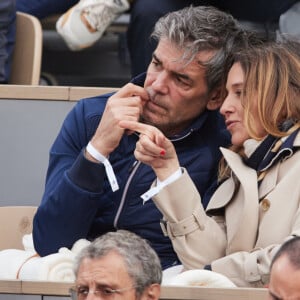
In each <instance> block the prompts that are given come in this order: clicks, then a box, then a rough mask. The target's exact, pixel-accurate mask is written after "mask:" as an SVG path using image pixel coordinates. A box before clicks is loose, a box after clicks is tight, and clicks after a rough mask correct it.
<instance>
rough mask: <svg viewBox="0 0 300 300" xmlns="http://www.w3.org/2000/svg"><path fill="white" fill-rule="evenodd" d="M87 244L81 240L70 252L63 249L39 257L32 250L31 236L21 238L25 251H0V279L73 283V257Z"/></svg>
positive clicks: (87, 242)
mask: <svg viewBox="0 0 300 300" xmlns="http://www.w3.org/2000/svg"><path fill="white" fill-rule="evenodd" d="M89 243H90V242H89V241H87V240H84V239H81V240H78V241H77V242H76V243H74V245H73V247H72V249H71V250H69V249H67V248H65V247H63V248H60V249H59V251H58V252H57V253H54V254H50V255H47V256H44V257H40V256H38V255H37V254H36V252H35V250H34V247H33V242H32V236H31V235H26V236H24V237H23V245H24V249H25V250H17V249H6V250H2V251H0V279H21V280H38V281H74V279H75V276H74V272H73V266H74V261H75V257H76V255H77V254H78V253H79V252H80V251H81V250H82V249H83V248H84V247H86V246H87V245H88V244H89Z"/></svg>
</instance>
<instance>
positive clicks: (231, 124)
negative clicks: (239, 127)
mask: <svg viewBox="0 0 300 300" xmlns="http://www.w3.org/2000/svg"><path fill="white" fill-rule="evenodd" d="M237 123H238V121H226V127H227V129H228V130H230V129H231V128H232V127H233V126H235V125H236V124H237Z"/></svg>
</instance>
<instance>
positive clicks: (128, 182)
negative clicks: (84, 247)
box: [114, 160, 141, 229]
mask: <svg viewBox="0 0 300 300" xmlns="http://www.w3.org/2000/svg"><path fill="white" fill-rule="evenodd" d="M140 164H141V162H140V161H137V160H136V161H135V162H134V163H133V165H132V168H131V174H130V176H129V177H128V180H127V182H126V185H125V188H124V192H123V194H122V198H121V202H120V205H119V208H118V211H117V213H116V216H115V219H114V227H115V229H118V226H117V225H118V221H119V218H120V214H121V211H122V209H123V206H124V203H125V199H126V196H127V191H128V188H129V185H130V183H131V181H132V178H133V176H134V174H135V173H136V171H137V169H138V167H139V166H140Z"/></svg>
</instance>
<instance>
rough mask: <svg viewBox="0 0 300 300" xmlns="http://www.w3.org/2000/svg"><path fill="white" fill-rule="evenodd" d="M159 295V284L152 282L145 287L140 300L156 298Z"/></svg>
mask: <svg viewBox="0 0 300 300" xmlns="http://www.w3.org/2000/svg"><path fill="white" fill-rule="evenodd" d="M159 297H160V284H158V283H153V284H151V285H150V286H149V287H147V288H146V289H145V291H144V292H143V294H142V297H141V300H158V299H159Z"/></svg>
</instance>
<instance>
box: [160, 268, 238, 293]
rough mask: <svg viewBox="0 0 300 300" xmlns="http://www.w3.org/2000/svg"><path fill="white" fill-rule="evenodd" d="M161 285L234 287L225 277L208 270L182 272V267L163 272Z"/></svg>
mask: <svg viewBox="0 0 300 300" xmlns="http://www.w3.org/2000/svg"><path fill="white" fill-rule="evenodd" d="M162 285H171V286H174V285H175V286H198V287H214V288H226V287H227V288H233V287H236V285H235V284H234V283H233V282H232V281H231V280H230V279H229V278H227V277H226V276H224V275H222V274H220V273H217V272H213V271H208V270H199V269H195V270H188V271H184V270H183V266H182V265H178V266H174V267H170V268H168V269H166V270H164V271H163V280H162Z"/></svg>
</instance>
